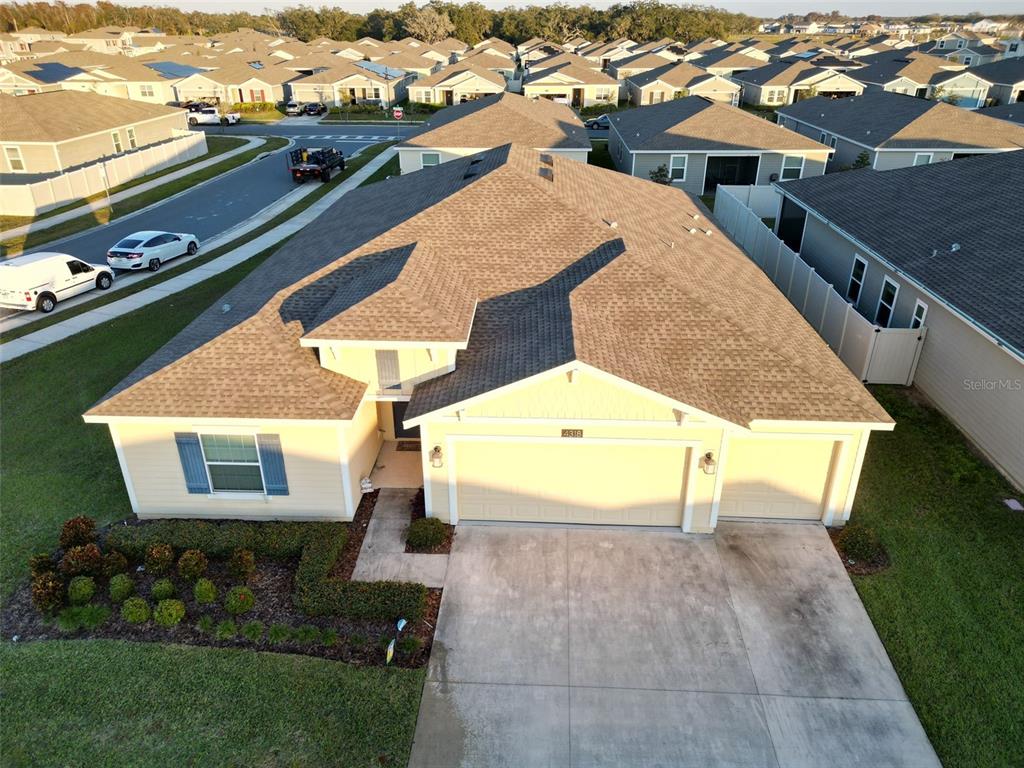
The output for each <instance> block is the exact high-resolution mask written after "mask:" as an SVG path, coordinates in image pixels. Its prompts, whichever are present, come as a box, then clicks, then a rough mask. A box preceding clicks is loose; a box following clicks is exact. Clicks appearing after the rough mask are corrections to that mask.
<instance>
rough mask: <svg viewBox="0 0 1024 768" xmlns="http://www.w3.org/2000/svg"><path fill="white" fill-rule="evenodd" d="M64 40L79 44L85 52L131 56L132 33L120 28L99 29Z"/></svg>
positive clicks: (67, 37) (89, 30)
mask: <svg viewBox="0 0 1024 768" xmlns="http://www.w3.org/2000/svg"><path fill="white" fill-rule="evenodd" d="M65 39H66V40H70V41H71V42H73V43H81V44H82V45H84V46H85V47H86V50H89V51H95V52H96V53H119V54H123V55H126V56H130V55H133V53H134V51H133V49H132V33H131V32H129V31H128V30H127V29H124V28H122V27H100V28H98V29H87V30H86V31H85V32H75V33H74V34H73V35H67V36H66V38H65Z"/></svg>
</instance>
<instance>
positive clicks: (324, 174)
mask: <svg viewBox="0 0 1024 768" xmlns="http://www.w3.org/2000/svg"><path fill="white" fill-rule="evenodd" d="M335 168H338V169H339V170H342V171H343V170H345V156H344V155H342V154H341V152H340V151H338V150H337V149H335V148H334V147H299V148H298V149H293V150H292V151H291V152H289V153H288V171H289V173H291V175H292V180H293V181H294V182H295V183H296V184H302V183H303V182H304V181H305V180H306V179H320V181H322V182H324V183H325V184H326V183H327V182H328V181H330V180H331V171H333V170H334V169H335Z"/></svg>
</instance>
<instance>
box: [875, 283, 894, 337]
mask: <svg viewBox="0 0 1024 768" xmlns="http://www.w3.org/2000/svg"><path fill="white" fill-rule="evenodd" d="M899 292H900V287H899V286H898V285H896V283H894V282H893V281H892V280H890V279H889V278H888V277H887V278H885V279H884V280H882V293H881V294H880V295H879V296H878V309H876V310H875V325H878V326H881V327H882V328H888V327H889V321H890V320H892V310H893V308H894V307H895V306H896V296H897V295H898V294H899Z"/></svg>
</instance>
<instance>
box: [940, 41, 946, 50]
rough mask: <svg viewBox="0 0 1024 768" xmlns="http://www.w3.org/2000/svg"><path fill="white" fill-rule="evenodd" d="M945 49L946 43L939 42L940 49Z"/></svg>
mask: <svg viewBox="0 0 1024 768" xmlns="http://www.w3.org/2000/svg"><path fill="white" fill-rule="evenodd" d="M945 47H946V41H945V40H939V48H945Z"/></svg>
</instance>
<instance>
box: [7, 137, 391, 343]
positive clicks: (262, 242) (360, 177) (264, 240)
mask: <svg viewBox="0 0 1024 768" xmlns="http://www.w3.org/2000/svg"><path fill="white" fill-rule="evenodd" d="M394 155H395V150H394V148H393V147H392V148H389V149H386V150H384V151H383V152H381V153H380V154H379V155H377V157H375V158H374V159H373V160H371V161H370V162H368V163H367V164H366V165H364V166H363V167H362V168H360V169H359V170H358V171H356V172H355V173H354V174H353V175H352V176H351V177H350V178H348V179H346V180H345V181H344V182H342V184H341V186H339V187H338V188H337V189H335V190H332V191H331V192H329V193H328V194H326V195H324V197H323V198H321V199H320V200H318V201H317V202H316V203H314V204H313V205H311V206H310V207H309V208H307V209H306V210H304V211H303V212H302V213H300V214H298V215H297V216H295V217H294V218H292V219H289V220H288V221H286V222H285V223H284V224H281V225H280V226H277V227H275V228H274V229H272V230H270V231H269V232H265V233H263V234H262V235H260V236H259V237H257V238H256V239H254V240H251V241H249V242H248V243H246V244H245V245H241V246H239V247H238V248H236V249H235V250H233V251H231V252H229V253H225V254H224V255H223V256H220V257H218V258H216V259H214V260H213V261H211V262H209V263H208V264H203V265H202V266H201V267H196V268H195V269H193V270H190V271H189V272H186V273H184V274H181V275H178V276H177V277H173V278H171V279H170V280H165V281H164V282H162V283H158V284H157V285H154V286H153V287H152V288H146V289H145V290H142V291H139V292H138V293H134V294H132V295H131V296H127V297H125V298H124V299H121V300H119V301H114V302H111V303H110V304H105V305H104V306H102V307H97V308H96V309H91V310H89V311H87V312H83V313H82V314H80V315H76V316H75V317H72V318H69V319H67V320H65V321H63V322H60V323H54V324H53V325H51V326H48V327H46V328H43V329H41V330H38V331H35V332H34V333H29V334H26V335H25V336H22V337H21V338H19V339H15V340H13V341H9V342H7V343H5V344H0V362H7V361H8V360H13V359H15V358H17V357H21V356H22V355H25V354H28V353H29V352H34V351H35V350H37V349H42V348H43V347H45V346H48V345H50V344H53V343H54V342H57V341H63V340H64V339H67V338H69V337H71V336H74V335H75V334H77V333H81V332H82V331H85V330H88V329H89V328H92V327H94V326H97V325H100V324H101V323H105V322H106V321H108V320H111V319H113V318H115V317H120V316H121V315H126V314H128V313H129V312H134V311H135V310H136V309H139V308H140V307H144V306H146V305H147V304H152V303H153V302H156V301H160V299H163V298H166V297H167V296H170V295H171V294H174V293H178V292H179V291H183V290H185V289H186V288H188V287H189V286H191V285H195V284H196V283H200V282H202V281H203V280H206V279H207V278H210V277H213V276H214V275H217V274H220V273H221V272H225V271H227V270H229V269H231V268H232V267H234V266H236V265H237V264H240V263H242V262H243V261H245V260H246V259H250V258H252V257H253V256H255V255H256V254H258V253H260V252H261V251H263V250H264V249H266V248H269V247H270V246H272V245H275V244H276V243H279V242H281V241H282V240H284V239H285V238H286V237H288V236H290V235H292V234H294V233H295V232H298V231H299V230H300V229H302V228H303V227H304V226H306V225H307V224H309V223H310V222H311V221H313V220H314V219H315V218H316V217H317V216H319V215H320V214H321V213H323V212H324V211H326V210H327V209H328V208H330V207H331V206H332V205H333V204H334V203H336V202H337V201H338V200H339V199H341V198H342V197H344V196H345V195H346V194H348V193H349V192H351V191H352V190H353V189H355V188H356V187H358V186H359V185H360V184H362V183H363V182H364V181H365V180H366V179H367V178H369V177H370V176H371V175H373V174H374V173H375V172H376V171H377V170H378V169H379V168H380V167H381V166H383V165H384V164H385V163H387V162H388V160H390V159H391V158H392V157H394ZM296 191H300V190H296ZM292 194H294V193H292ZM291 197H292V195H286V196H285V197H284V198H281V200H279V201H278V202H276V203H274V205H272V206H270V207H269V208H266V209H264V210H263V211H261V212H260V213H259V214H257V215H256V216H253V217H252V218H251V219H249V220H248V221H246V222H245V223H244V224H241V225H239V226H238V227H235V228H234V229H233V230H229V231H228V232H225V233H224V234H222V235H221V236H219V237H218V238H216V239H214V240H211V241H210V242H209V243H207V244H206V247H216V246H217V241H218V240H222V239H224V238H228V239H234V238H237V237H238V236H239V235H241V234H244V232H246V231H249V230H251V229H255V228H256V227H258V226H260V225H261V224H262V223H263V222H264V221H266V220H267V219H268V218H273V217H274V216H275V215H276V213H278V212H280V211H273V210H271V209H274V208H279V209H281V210H283V209H285V208H287V207H288V205H291V204H292V203H293V202H294V200H290V198H291ZM286 201H288V202H286ZM229 236H230V237H229Z"/></svg>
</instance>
